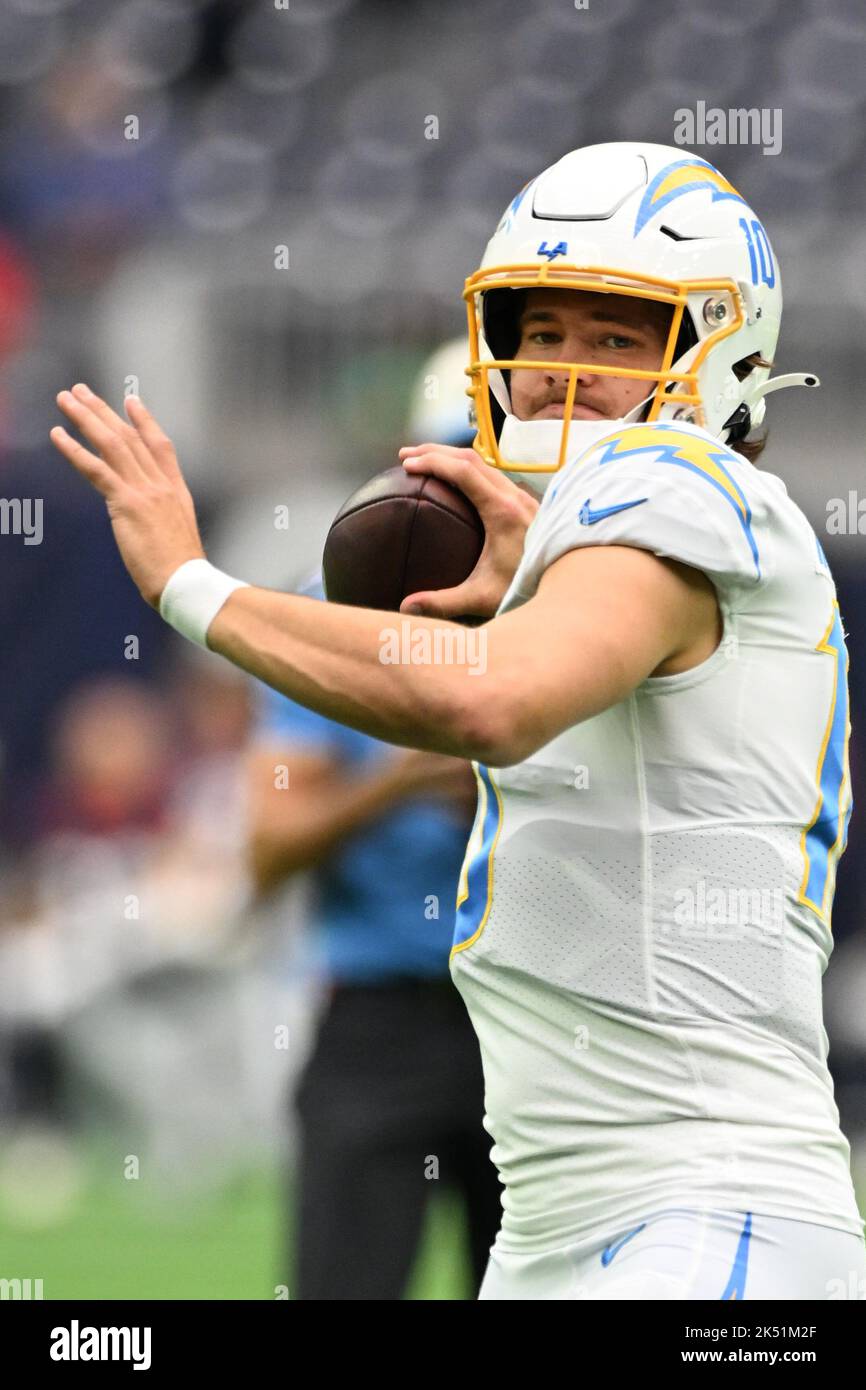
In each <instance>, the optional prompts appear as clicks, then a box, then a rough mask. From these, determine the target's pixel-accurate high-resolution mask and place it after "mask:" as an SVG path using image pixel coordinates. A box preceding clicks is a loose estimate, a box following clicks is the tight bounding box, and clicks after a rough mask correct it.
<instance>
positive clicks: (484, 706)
mask: <svg viewBox="0 0 866 1390" xmlns="http://www.w3.org/2000/svg"><path fill="white" fill-rule="evenodd" d="M437 629H440V630H443V629H444V630H446V631H445V632H444V633H442V632H440V642H441V640H442V638H443V637H447V636H449V634H450V639H451V640H450V644H449V646H448V648H447V650H448V652H449V655H450V658H451V659H449V660H447V661H442V660H439V661H437V660H435V659H432V660H424V659H423V657H424V654H425V651H426V652H427V654H428V655H429V654H434V653H435V652H436V650H437V648H436V646H435V643H434V634H435V632H436V630H437ZM424 631H426V632H427V634H428V636H427V637H426V638H425V637H423V636H419V634H420V633H422V632H424ZM480 631H481V630H469V631H467V629H464V628H462V627H461V626H460V625H459V624H458V623H449V622H445V621H443V620H441V619H433V618H408V617H406V616H405V615H401V614H398V613H386V612H379V611H376V610H372V609H363V608H349V607H344V606H343V605H340V604H325V603H320V602H319V601H317V600H316V599H310V598H303V597H298V596H296V595H294V594H281V593H277V592H275V591H273V590H271V589H259V588H244V589H238V590H236V591H235V593H233V594H232V595H231V597H230V598H229V599H228V601H227V602H226V603H225V604H224V605H223V607H222V608H221V609H220V611H219V613H218V614H217V616H216V617H215V618H214V620H213V622H212V623H211V625H210V628H209V629H208V646H209V647H210V648H211V649H212V650H213V651H216V652H219V654H220V655H221V656H225V657H227V658H228V660H229V661H231V662H233V663H234V664H235V665H236V666H240V667H241V668H242V669H243V670H245V671H248V672H249V673H250V675H253V676H255V677H257V678H258V679H259V680H262V681H264V682H265V683H266V684H267V685H270V686H272V687H273V688H274V689H275V690H279V691H281V692H282V693H283V694H284V695H287V696H289V698H290V699H292V700H296V701H297V702H298V703H299V704H302V705H305V706H307V708H309V709H314V710H316V711H317V712H318V713H320V714H323V715H325V716H326V717H327V718H329V719H335V720H337V721H338V722H339V723H341V724H347V725H349V726H350V727H351V728H354V729H360V730H361V732H362V733H366V734H370V735H371V736H372V737H373V738H379V739H384V740H385V741H386V742H389V743H396V744H402V745H404V746H406V747H410V748H423V749H429V750H431V751H433V752H439V753H450V754H453V755H454V756H456V757H460V758H469V759H472V758H479V759H480V760H484V759H485V757H486V755H487V754H488V753H489V738H488V731H487V715H486V713H485V711H486V710H489V708H490V707H489V705H488V696H489V693H490V692H489V688H487V687H488V685H489V673H487V672H483V671H482V670H481V669H480V666H479V663H478V661H473V660H472V659H471V657H472V654H473V652H477V650H478V649H479V640H480ZM472 637H474V640H469V639H470V638H472ZM422 643H426V647H425V648H424V649H422V647H421V644H422ZM461 651H464V652H465V654H467V655H466V659H463V660H459V659H457V658H458V657H459V655H460V653H461ZM413 654H414V655H413ZM394 657H396V659H393V658H394ZM479 686H480V687H483V689H479Z"/></svg>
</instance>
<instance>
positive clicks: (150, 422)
mask: <svg viewBox="0 0 866 1390" xmlns="http://www.w3.org/2000/svg"><path fill="white" fill-rule="evenodd" d="M123 404H124V408H125V410H126V413H127V415H128V416H129V418H130V420H131V421H132V423H133V425H134V426H135V429H136V430H137V431H138V433H139V435H140V436H141V438H142V439H143V441H144V443H145V444H146V445H147V447H148V449H149V450H150V453H151V454H152V456H153V458H154V459H155V460H156V462H157V464H158V465H159V467H160V469H161V470H162V472H163V473H164V474H165V475H166V477H168V478H180V477H182V474H181V471H180V465H179V464H178V461H177V454H176V453H175V449H174V445H173V444H172V442H171V440H170V439H169V437H168V435H167V434H166V433H165V430H164V429H163V428H162V426H161V425H160V424H159V423H158V422H157V420H156V419H155V418H154V416H153V415H151V413H150V411H149V410H148V408H147V406H146V405H145V404H144V402H143V401H142V399H141V397H140V396H127V397H126V398H125V400H124V402H123Z"/></svg>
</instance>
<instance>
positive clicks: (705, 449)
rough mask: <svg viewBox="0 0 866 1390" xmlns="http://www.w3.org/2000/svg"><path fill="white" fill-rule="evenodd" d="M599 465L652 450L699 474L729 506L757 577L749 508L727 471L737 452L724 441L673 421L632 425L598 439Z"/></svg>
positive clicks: (758, 569)
mask: <svg viewBox="0 0 866 1390" xmlns="http://www.w3.org/2000/svg"><path fill="white" fill-rule="evenodd" d="M596 447H597V448H598V449H599V450H600V451H601V453H600V456H599V458H598V464H599V466H601V465H603V464H605V463H610V462H611V461H612V460H613V459H618V458H628V457H629V456H630V455H634V454H650V453H651V454H654V455H655V456H656V458H657V460H658V462H659V463H670V464H674V465H675V466H676V467H678V468H685V469H686V470H687V471H688V472H690V473H694V474H696V475H697V476H698V477H699V478H702V479H703V480H704V482H705V483H707V484H709V486H710V487H712V488H713V489H714V490H715V491H716V492H718V493H719V494H720V495H721V496H722V497H723V498H724V499H725V501H726V502H727V503H728V505H729V506H730V507H732V508H733V510H734V512H735V513H736V516H737V520H738V522H739V524H740V526H741V528H742V531H743V534H744V536H745V538H746V541H747V543H748V546H749V550H750V551H751V555H752V559H753V561H754V564H755V572H756V575H757V578H758V579H760V577H761V562H760V557H759V555H758V546H757V542H756V540H755V537H754V533H753V531H752V510H751V508H750V506H749V503H748V501H747V500H746V496H745V493H744V492H743V489H742V488H741V487H740V485H739V483H738V482H737V480H736V478H735V477H734V476H733V474H732V473H731V471H730V470H731V465H732V464H733V465H735V464H736V462H737V456H736V454H734V453H733V452H732V451H731V450H730V449H728V448H726V446H725V445H724V444H721V443H717V442H714V441H713V440H710V439H702V438H701V436H700V435H695V434H689V433H687V431H686V430H680V429H677V427H676V425H666V424H654V425H632V426H630V427H629V428H627V429H624V430H620V431H619V432H618V433H616V434H612V435H610V436H609V438H607V439H602V440H599V442H598V445H597V446H596Z"/></svg>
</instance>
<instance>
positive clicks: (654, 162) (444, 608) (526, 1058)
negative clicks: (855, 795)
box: [52, 143, 866, 1299]
mask: <svg viewBox="0 0 866 1390" xmlns="http://www.w3.org/2000/svg"><path fill="white" fill-rule="evenodd" d="M466 300H467V305H468V312H469V331H470V339H471V352H472V360H471V362H470V364H469V381H470V390H471V395H472V402H473V409H474V412H475V417H476V420H477V428H478V435H477V439H476V441H475V447H474V449H473V450H450V451H449V450H444V449H442V448H441V447H437V446H434V445H429V446H423V447H421V448H417V447H416V448H412V449H410V450H406V451H404V462H405V466H406V467H407V469H410V470H413V469H414V470H416V471H417V470H420V471H422V472H433V473H436V474H437V475H438V476H440V477H442V478H445V479H446V480H448V481H450V482H452V483H454V484H455V485H457V486H459V487H461V488H462V489H463V490H464V491H465V492H466V493H467V495H468V496H469V497H470V498H471V500H472V501H473V502H474V503H475V505H476V506H477V507H478V508H479V511H480V512H481V515H482V519H483V521H484V523H485V527H486V530H487V542H486V545H485V549H484V551H483V553H482V556H481V560H480V561H479V565H478V568H477V570H476V571H475V573H474V574H473V575H472V576H471V577H470V579H469V580H468V581H467V583H466V584H465V585H462V586H460V589H459V590H455V591H451V592H450V593H445V594H440V595H438V596H435V595H429V594H426V595H413V596H411V598H410V600H408V601H407V603H406V604H405V605H404V609H405V611H406V612H407V613H408V612H414V613H416V614H417V616H413V617H412V618H411V619H410V621H411V623H412V624H413V626H414V624H418V625H420V626H428V627H431V628H435V627H436V626H437V625H438V624H441V623H442V622H443V621H446V620H450V619H446V617H445V616H444V615H450V616H457V615H458V614H459V613H461V612H464V613H466V612H474V613H478V612H485V613H487V614H488V615H490V621H489V622H488V623H487V624H486V625H485V627H484V628H483V629H482V631H483V633H484V635H485V639H486V661H487V668H486V672H485V675H484V678H483V679H477V680H469V679H467V678H466V677H467V674H468V672H467V670H466V668H465V667H463V666H461V665H460V664H459V662H457V661H455V662H454V663H453V664H450V665H446V664H444V663H443V664H440V665H439V666H436V667H431V666H421V665H412V664H406V665H404V666H400V667H397V666H393V665H383V664H382V663H381V662H380V660H379V655H378V653H379V634H380V631H381V629H382V627H383V624H384V623H386V622H387V621H388V619H387V615H385V614H381V613H376V612H369V611H364V610H356V609H348V608H342V607H338V606H335V605H332V606H327V607H325V608H324V609H323V606H322V605H321V604H316V603H314V602H312V601H305V600H304V599H302V598H296V597H292V596H286V595H282V594H277V593H272V592H269V591H265V590H261V589H257V588H251V587H249V586H244V585H242V584H241V583H240V582H239V581H237V580H234V579H232V578H231V577H230V576H227V575H224V574H222V573H220V572H219V571H217V570H215V569H214V568H213V567H212V566H210V565H209V564H208V562H207V560H206V559H205V558H204V552H203V549H202V546H201V541H200V538H199V534H198V529H197V526H196V521H195V514H194V509H193V504H192V500H191V498H190V495H189V493H188V491H187V489H186V486H185V484H184V482H183V478H182V475H181V473H180V471H179V468H178V465H177V461H176V458H175V455H174V451H173V448H172V446H171V443H170V441H169V440H168V439H167V438H166V437H165V435H164V434H163V433H162V431H161V429H160V427H159V426H158V424H157V423H156V421H155V420H154V419H153V418H152V416H151V415H150V414H149V412H148V411H147V410H146V409H145V407H144V406H143V405H142V404H141V402H140V401H138V400H137V399H135V398H129V401H128V404H127V413H128V416H129V421H128V422H126V421H123V420H121V419H120V418H119V417H118V416H116V415H115V414H114V412H113V411H112V410H111V409H110V407H108V406H107V405H106V404H105V403H104V402H102V401H101V400H99V399H98V398H97V397H95V396H94V395H93V394H92V393H89V392H88V390H87V388H86V387H76V388H75V389H74V390H73V391H72V392H64V393H61V395H60V397H59V398H58V399H59V402H60V405H61V407H62V409H63V410H64V412H65V413H66V415H67V416H68V417H69V419H70V420H71V421H72V422H73V423H74V424H75V425H76V426H78V427H79V428H80V429H81V431H82V432H83V434H84V435H85V437H86V438H87V439H88V441H89V442H90V444H91V445H92V446H93V449H92V450H88V449H86V448H84V447H83V446H82V445H80V444H78V443H76V442H75V441H74V440H73V439H72V437H71V436H69V435H68V434H66V432H65V431H63V430H55V431H53V432H52V438H53V439H54V441H55V443H56V444H57V447H58V448H59V449H60V451H61V452H62V453H63V454H64V455H65V456H66V457H67V458H68V459H69V461H70V462H71V463H72V464H73V466H75V467H76V468H77V469H78V470H79V471H80V472H81V473H82V474H83V475H84V477H86V478H87V479H89V481H90V482H91V483H92V484H93V485H94V486H95V487H96V488H97V489H98V490H99V491H100V492H101V493H102V495H103V496H104V497H105V498H106V500H107V503H108V509H109V513H110V515H111V520H112V525H113V527H114V531H115V535H116V538H117V542H118V545H119V547H120V550H121V553H122V555H123V558H124V560H125V562H126V564H127V567H128V568H129V570H130V573H131V574H132V576H133V578H134V579H135V581H136V583H137V584H138V586H139V589H140V590H141V592H142V594H143V595H144V597H145V598H146V599H147V600H148V601H149V602H150V603H151V604H153V605H154V606H158V607H159V608H160V611H161V612H162V614H163V616H164V617H165V618H166V620H167V621H169V622H170V623H172V624H173V625H174V626H175V627H176V628H177V629H178V630H179V631H181V632H183V633H185V634H186V635H187V636H188V637H190V638H192V639H193V640H196V641H198V642H200V643H202V644H204V645H207V646H209V647H210V648H211V649H213V650H214V651H217V652H220V653H221V654H222V655H224V656H226V657H227V658H228V659H229V660H231V661H234V662H235V663H236V664H238V665H240V666H242V667H243V668H244V669H246V670H247V671H250V672H251V673H252V674H254V675H255V676H257V677H259V678H260V679H263V680H265V681H267V682H268V683H269V684H271V685H273V686H274V687H276V688H277V689H279V690H282V691H284V692H285V693H286V694H288V695H289V696H291V697H292V698H293V699H295V700H298V701H300V702H301V703H302V704H306V705H309V706H310V707H312V708H314V709H317V710H320V711H321V712H322V713H324V714H326V715H328V716H330V717H331V718H335V719H338V720H341V721H342V722H345V723H347V724H349V725H352V726H354V727H356V728H360V729H362V730H364V731H365V732H368V733H371V734H373V735H375V736H377V737H379V738H384V739H388V740H391V741H393V742H396V743H402V744H408V745H414V746H418V747H422V748H431V749H437V750H439V751H441V752H446V753H452V754H456V755H458V756H462V757H469V758H471V759H473V760H474V762H475V764H476V775H477V779H478V786H479V801H478V811H477V816H476V820H475V826H474V829H473V832H472V835H471V838H470V842H469V846H468V850H467V855H466V859H465V862H464V866H463V871H462V875H461V885H460V891H459V897H458V914H457V925H456V932H455V942H454V949H453V952H452V971H453V976H454V980H455V982H456V984H457V987H458V989H459V990H460V991H461V993H462V994H463V996H464V998H465V1000H466V1003H467V1006H468V1009H469V1012H470V1014H471V1017H472V1020H473V1024H474V1026H475V1028H476V1031H477V1033H478V1037H479V1040H480V1044H481V1049H482V1055H483V1060H484V1071H485V1082H486V1106H487V1119H486V1124H487V1126H488V1128H489V1130H490V1132H491V1134H492V1136H493V1138H494V1141H495V1143H494V1149H493V1156H494V1159H495V1161H496V1163H497V1165H498V1167H499V1170H500V1174H501V1176H502V1179H503V1182H504V1184H505V1196H504V1199H503V1206H504V1214H503V1223H502V1228H501V1231H500V1234H499V1236H498V1238H497V1241H496V1244H495V1246H494V1248H493V1251H492V1254H491V1260H490V1264H489V1268H488V1272H487V1275H486V1278H485V1282H484V1286H483V1288H482V1293H481V1297H483V1298H487V1299H536V1298H538V1299H546V1298H550V1299H574V1298H580V1297H587V1298H594V1299H630V1298H642V1299H644V1298H676V1299H703V1298H713V1299H743V1298H759V1299H766V1298H804V1299H825V1298H828V1297H830V1296H833V1295H832V1290H833V1289H836V1288H838V1287H839V1285H838V1284H837V1283H836V1282H835V1281H837V1280H840V1279H841V1280H842V1281H843V1285H844V1287H846V1288H848V1287H850V1286H851V1281H852V1275H853V1277H854V1279H855V1280H860V1281H863V1280H864V1278H866V1250H864V1243H863V1224H862V1221H861V1218H860V1215H859V1212H858V1209H857V1205H856V1201H855V1196H854V1191H853V1186H852V1181H851V1176H850V1167H849V1149H848V1144H847V1142H846V1140H845V1139H844V1137H843V1135H842V1133H841V1130H840V1128H839V1117H838V1111H837V1109H836V1105H835V1103H834V1098H833V1087H832V1081H831V1077H830V1073H829V1071H828V1068H827V1037H826V1033H825V1031H824V1027H823V1022H822V1010H821V990H820V981H821V975H822V973H823V971H824V969H825V967H826V965H827V961H828V957H829V954H830V951H831V945H832V938H831V934H830V911H831V903H832V898H833V888H834V881H835V873H836V865H837V862H838V859H839V856H840V854H841V853H842V851H843V849H844V845H845V837H846V830H847V822H848V817H849V813H850V806H851V790H850V778H849V772H848V733H849V717H848V700H847V683H846V668H847V658H846V652H845V644H844V635H843V629H842V624H841V620H840V617H839V610H838V605H837V602H836V595H835V589H834V585H833V580H832V577H831V574H830V571H829V569H828V567H827V563H826V560H825V558H824V555H823V552H822V549H821V546H820V543H819V542H818V539H817V537H816V535H815V533H814V531H813V530H812V528H811V527H810V525H809V523H808V522H807V520H806V518H805V517H804V515H803V514H802V512H801V511H800V510H799V508H798V507H797V506H796V504H795V503H794V502H793V501H792V500H791V498H790V497H789V496H788V494H787V491H786V488H785V485H784V483H783V482H782V480H781V479H779V478H777V477H774V476H773V475H771V474H769V473H766V472H761V471H758V470H757V469H756V468H755V466H754V462H753V460H754V458H755V457H756V456H757V453H758V451H759V449H760V445H761V428H762V422H763V419H764V412H765V398H766V396H767V394H768V393H769V392H770V391H772V390H774V389H776V388H777V387H780V386H785V385H793V384H802V385H814V384H817V380H816V378H814V377H810V376H808V375H792V376H788V377H777V378H775V379H771V378H770V375H769V373H770V368H771V365H772V360H773V355H774V352H775V346H776V340H777V336H778V331H779V322H780V314H781V304H782V298H781V286H780V279H779V267H778V264H777V261H776V258H775V254H774V252H773V250H772V247H771V244H770V241H769V238H768V236H767V232H766V230H765V228H764V227H763V225H762V223H761V222H760V220H759V219H758V218H757V217H756V215H755V214H754V212H753V211H752V209H751V208H750V207H749V206H748V205H747V204H746V202H745V201H744V199H743V198H742V197H741V196H740V195H739V194H738V193H737V191H736V190H735V189H734V188H733V187H732V186H731V184H730V183H729V182H728V181H727V180H726V179H725V178H724V177H723V176H722V175H721V174H720V173H719V172H718V171H717V170H716V169H715V168H713V167H712V166H711V165H710V164H708V163H707V162H706V161H705V160H703V159H701V158H698V157H695V156H693V155H690V154H688V153H687V152H685V151H683V150H682V149H676V148H668V147H664V146H657V145H650V144H640V143H625V144H611V145H602V146H596V147H590V148H587V149H582V150H577V151H574V152H572V153H571V154H568V155H566V156H565V157H564V158H562V159H561V160H559V161H558V162H557V163H556V164H554V165H553V166H552V167H551V168H549V169H547V170H545V171H544V172H543V173H542V174H540V175H539V176H538V177H537V178H536V179H534V180H532V181H531V182H530V183H529V184H527V185H526V187H525V188H523V189H522V190H521V191H520V193H518V194H517V196H516V197H515V199H514V200H513V202H512V203H511V204H510V206H509V208H508V209H507V211H506V213H505V214H504V216H503V218H502V220H501V222H500V224H499V226H498V228H497V230H496V232H495V234H494V236H493V238H492V240H491V242H490V244H489V246H488V248H487V251H486V253H485V256H484V258H483V261H482V264H481V267H480V268H479V270H478V271H477V272H476V273H475V274H474V275H472V276H470V278H469V280H468V281H467V284H466ZM527 488H528V489H530V490H531V491H532V492H533V493H534V494H535V498H536V499H537V497H539V496H541V502H540V505H538V504H537V500H535V499H534V498H533V496H530V495H529V493H528V492H527ZM419 610H420V612H419ZM431 615H432V616H431ZM860 1287H861V1288H862V1287H864V1285H863V1283H862V1282H861V1283H860Z"/></svg>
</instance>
